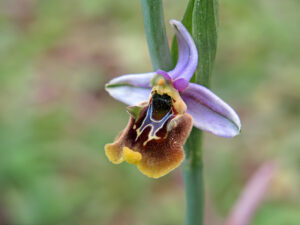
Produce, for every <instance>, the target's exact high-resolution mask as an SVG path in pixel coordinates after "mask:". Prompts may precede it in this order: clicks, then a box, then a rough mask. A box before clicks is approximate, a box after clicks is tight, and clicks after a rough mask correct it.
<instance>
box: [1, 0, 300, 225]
mask: <svg viewBox="0 0 300 225" xmlns="http://www.w3.org/2000/svg"><path fill="white" fill-rule="evenodd" d="M219 2H220V4H219V11H220V27H219V41H218V51H217V58H216V65H215V70H214V74H213V78H212V89H213V90H214V92H216V93H217V94H218V95H219V96H221V97H222V98H223V99H224V100H226V101H227V102H228V103H229V104H230V105H232V106H233V107H234V108H235V109H236V111H237V112H238V113H239V115H240V117H241V120H242V124H243V131H242V134H241V135H240V136H237V137H235V138H234V139H222V138H219V137H215V136H213V135H211V134H206V135H205V151H204V157H205V182H206V199H207V202H208V205H209V209H208V210H207V213H208V214H209V217H212V218H211V219H212V220H214V221H222V219H223V218H226V217H227V215H228V213H229V211H230V209H231V207H232V206H233V204H234V203H235V201H236V200H237V198H238V196H239V194H240V192H241V191H242V189H243V186H244V185H245V183H246V182H247V180H248V178H249V177H250V176H251V175H252V174H253V173H254V171H256V169H257V168H258V167H259V166H260V165H262V164H263V163H264V162H265V161H270V160H272V161H273V162H275V163H276V164H277V166H278V170H277V173H276V174H275V176H274V177H273V180H272V182H271V185H270V188H269V189H268V192H267V193H266V195H265V201H264V202H263V204H261V206H260V207H259V209H258V211H257V213H256V214H255V216H254V218H253V221H252V223H251V224H252V225H268V224H272V225H299V224H300V179H299V174H300V173H299V171H300V72H299V71H300V40H299V37H300V29H299V22H300V14H299V9H300V2H299V1H298V0H286V1H280V0H252V1H239V0H222V1H219ZM186 4H187V1H183V0H164V5H165V17H166V21H167V20H169V19H171V18H176V19H181V18H182V15H183V13H184V8H185V6H186ZM167 29H168V30H167V31H168V37H169V39H170V40H171V39H172V36H173V32H172V30H171V29H170V27H169V26H167ZM151 70H152V69H151V62H150V58H149V55H148V50H147V43H146V39H145V34H144V27H143V20H142V14H141V3H140V1H139V0H131V1H124V0H115V1H111V0H1V1H0V224H1V225H69V224H70V225H71V224H72V225H99V224H101V225H180V224H183V222H184V190H183V184H182V176H181V170H180V169H176V170H175V171H174V172H172V173H171V174H169V175H167V176H165V177H163V178H161V179H158V180H153V179H148V178H147V177H145V176H143V175H141V174H140V173H139V172H138V170H137V169H136V168H135V167H134V166H132V165H128V164H124V165H119V166H115V165H113V164H110V163H109V162H108V160H107V159H106V157H105V155H104V150H103V146H104V144H105V143H108V142H111V141H112V140H113V139H114V137H115V136H116V135H117V133H118V132H119V131H120V130H121V129H123V128H124V126H125V125H126V123H127V120H128V115H127V113H126V111H125V105H123V104H122V103H119V102H117V101H115V100H113V99H112V98H111V97H109V96H108V94H107V93H106V92H105V90H104V84H105V83H106V82H107V81H108V80H110V79H111V78H113V77H115V76H118V75H120V74H124V73H138V72H146V71H151ZM215 223H216V224H218V222H215ZM212 225H215V224H212Z"/></svg>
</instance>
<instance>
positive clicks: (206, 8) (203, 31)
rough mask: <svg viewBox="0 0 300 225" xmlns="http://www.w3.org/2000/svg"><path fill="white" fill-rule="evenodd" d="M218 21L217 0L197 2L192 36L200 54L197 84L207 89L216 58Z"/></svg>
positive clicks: (197, 0)
mask: <svg viewBox="0 0 300 225" xmlns="http://www.w3.org/2000/svg"><path fill="white" fill-rule="evenodd" d="M217 21H218V19H217V2H216V0H195V2H194V10H193V33H192V36H193V38H194V41H195V44H196V46H197V49H198V54H199V57H198V67H197V69H196V80H195V83H198V84H201V85H203V86H206V87H209V85H210V76H211V73H212V69H213V64H214V61H215V56H216V50H217Z"/></svg>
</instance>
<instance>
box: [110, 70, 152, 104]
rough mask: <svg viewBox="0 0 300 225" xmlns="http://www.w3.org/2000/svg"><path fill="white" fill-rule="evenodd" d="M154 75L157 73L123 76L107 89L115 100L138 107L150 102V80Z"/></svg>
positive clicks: (112, 82)
mask: <svg viewBox="0 0 300 225" xmlns="http://www.w3.org/2000/svg"><path fill="white" fill-rule="evenodd" d="M154 75H156V73H155V72H151V73H144V74H128V75H123V76H120V77H117V78H114V79H112V80H111V81H110V82H109V83H107V84H106V86H105V89H106V91H107V92H108V93H109V94H110V95H111V96H112V97H113V98H115V99H117V100H119V101H121V102H123V103H125V104H127V105H137V104H139V103H140V102H142V101H146V100H148V98H149V95H150V93H151V89H150V80H151V78H152V77H153V76H154Z"/></svg>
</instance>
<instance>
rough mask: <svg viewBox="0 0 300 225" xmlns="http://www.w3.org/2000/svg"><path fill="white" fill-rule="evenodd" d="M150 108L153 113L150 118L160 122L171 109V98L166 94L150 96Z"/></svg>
mask: <svg viewBox="0 0 300 225" xmlns="http://www.w3.org/2000/svg"><path fill="white" fill-rule="evenodd" d="M152 106H153V112H152V117H153V119H155V120H161V119H162V118H163V117H164V116H165V115H166V114H167V113H168V112H170V111H171V108H172V98H171V97H170V96H169V95H167V94H163V95H160V94H157V93H154V94H153V95H152Z"/></svg>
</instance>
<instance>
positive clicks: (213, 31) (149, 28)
mask: <svg viewBox="0 0 300 225" xmlns="http://www.w3.org/2000/svg"><path fill="white" fill-rule="evenodd" d="M142 8H143V15H144V24H145V30H146V35H147V40H148V47H149V51H150V56H151V61H152V65H153V68H154V70H156V69H159V68H163V69H164V68H167V69H170V67H171V58H170V54H169V53H168V51H169V47H168V42H167V38H166V35H165V26H164V17H163V8H162V2H161V0H154V1H152V0H142ZM217 16H218V13H217V4H216V0H190V1H189V4H188V7H187V10H186V12H185V15H184V18H183V21H182V22H183V24H184V25H185V26H186V28H187V29H188V30H189V32H190V33H191V34H192V36H193V38H194V41H195V44H196V46H197V49H198V54H199V57H198V66H197V69H196V72H195V75H194V77H193V79H192V81H193V82H195V83H198V84H201V85H203V86H206V87H209V84H210V77H211V73H212V68H213V64H214V59H215V55H216V46H217ZM158 46H159V48H158ZM161 51H162V52H161ZM177 52H178V51H177V44H176V41H174V42H173V45H172V58H173V59H176V55H177ZM202 151H203V149H202V131H200V130H198V129H196V128H193V129H192V132H191V134H190V137H189V138H188V139H187V142H186V144H185V154H186V159H185V163H184V165H183V176H184V183H185V192H186V224H187V225H202V224H203V214H204V182H203V154H202Z"/></svg>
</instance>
